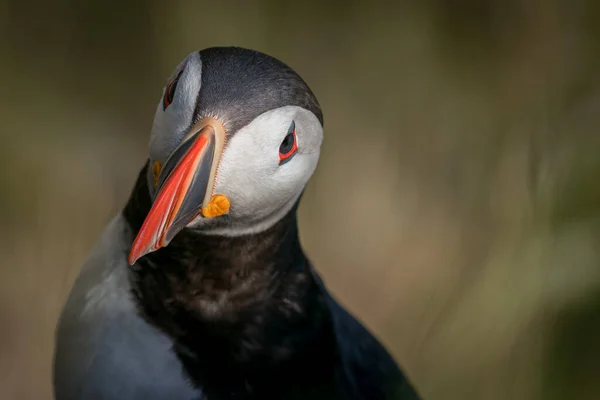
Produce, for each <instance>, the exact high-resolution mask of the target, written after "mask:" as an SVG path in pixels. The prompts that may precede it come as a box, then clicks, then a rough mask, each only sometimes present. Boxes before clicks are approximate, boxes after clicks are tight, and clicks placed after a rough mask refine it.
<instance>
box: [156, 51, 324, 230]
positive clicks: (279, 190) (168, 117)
mask: <svg viewBox="0 0 600 400" xmlns="http://www.w3.org/2000/svg"><path fill="white" fill-rule="evenodd" d="M182 68H183V72H182V74H181V76H180V78H179V81H178V84H177V88H176V93H175V96H174V98H173V102H172V103H171V105H170V106H169V107H168V108H167V109H166V110H163V99H162V98H161V101H160V103H159V105H158V107H157V110H156V115H155V119H154V125H153V128H152V134H151V140H150V163H151V165H152V163H154V161H159V162H160V163H161V164H163V165H164V162H165V161H166V159H167V158H168V157H169V155H170V153H171V152H172V151H173V150H174V149H175V148H176V147H177V145H178V144H179V143H180V142H181V141H182V140H183V137H184V135H185V134H186V132H187V131H188V129H189V128H190V127H191V126H192V125H193V124H194V122H196V120H199V119H201V118H203V117H213V118H216V119H219V120H220V121H221V122H222V123H223V125H224V127H225V129H226V130H227V128H228V123H227V121H226V120H223V119H221V118H219V115H198V116H196V119H195V120H192V119H193V114H194V109H195V105H196V98H197V96H198V93H199V91H200V89H201V87H200V82H201V73H202V63H201V60H200V57H199V55H198V53H193V54H191V55H189V56H188V57H187V58H186V60H184V62H183V63H182V64H180V66H179V67H178V68H177V69H176V70H175V72H174V73H173V75H172V77H171V79H172V78H173V77H175V76H176V75H177V74H178V73H179V72H180V71H181V69H182ZM163 97H164V92H163ZM292 124H294V126H295V136H296V145H297V151H296V152H295V154H294V155H293V156H292V157H290V158H289V160H287V161H286V162H284V163H281V156H280V149H281V148H282V147H281V146H282V143H283V142H284V139H286V136H287V135H288V133H289V132H290V126H292ZM322 139H323V128H322V126H321V123H320V122H319V120H318V118H317V117H316V116H315V115H314V114H313V113H312V112H310V111H308V110H306V109H304V108H301V107H297V106H283V107H280V108H276V109H273V110H270V111H267V112H265V113H263V114H261V115H258V116H257V117H256V118H255V119H254V120H252V121H251V122H250V123H248V124H247V125H246V126H244V127H242V128H241V129H239V130H238V131H237V132H233V133H228V137H227V143H226V145H225V150H224V152H223V154H222V156H221V160H220V163H219V167H218V170H217V171H218V172H217V174H216V177H215V185H214V191H213V194H214V195H216V194H224V195H225V196H227V197H228V198H229V201H230V203H231V207H230V209H229V212H228V213H227V214H226V215H224V216H220V217H214V218H203V217H200V216H199V217H197V218H196V219H195V220H193V221H192V222H191V223H190V224H188V227H195V228H198V229H201V230H203V231H210V232H211V233H215V234H223V235H240V234H246V233H252V232H258V231H261V230H264V229H267V228H269V227H270V226H272V225H273V224H274V223H275V222H276V221H278V220H279V219H280V218H281V217H283V215H285V214H286V213H287V212H288V211H289V210H290V209H291V208H292V207H293V206H294V204H295V202H296V201H297V200H298V197H299V196H300V194H301V193H302V191H303V190H304V187H305V185H306V183H307V182H308V180H309V178H310V177H311V175H312V174H313V172H314V170H315V168H316V166H317V161H318V159H319V151H320V147H321V142H322ZM284 147H285V146H284ZM148 179H149V183H150V185H149V186H150V187H151V188H154V178H153V176H152V171H149V177H148ZM152 195H155V190H154V189H152Z"/></svg>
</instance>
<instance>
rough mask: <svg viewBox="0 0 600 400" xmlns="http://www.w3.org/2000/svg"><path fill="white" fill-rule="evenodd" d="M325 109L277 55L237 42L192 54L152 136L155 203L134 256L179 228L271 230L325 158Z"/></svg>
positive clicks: (177, 73)
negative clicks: (322, 151)
mask: <svg viewBox="0 0 600 400" xmlns="http://www.w3.org/2000/svg"><path fill="white" fill-rule="evenodd" d="M322 138H323V116H322V112H321V108H320V106H319V103H318V101H317V99H316V97H315V96H314V94H313V93H312V91H311V90H310V89H309V87H308V86H307V84H306V83H305V82H304V81H303V80H302V78H301V77H300V76H299V75H298V74H297V73H296V72H294V71H293V70H292V69H291V68H290V67H288V66H287V65H285V64H284V63H282V62H281V61H279V60H277V59H275V58H273V57H271V56H268V55H266V54H263V53H260V52H257V51H253V50H247V49H242V48H236V47H223V48H210V49H205V50H202V51H199V52H194V53H191V54H189V55H188V56H187V57H186V58H185V59H184V60H183V61H182V62H181V63H180V64H179V65H178V66H177V67H176V68H175V70H174V71H173V73H172V74H171V76H170V77H169V79H168V81H167V84H166V86H165V87H164V89H163V93H162V96H161V99H160V101H159V103H158V106H157V109H156V114H155V116H154V123H153V126H152V131H151V138H150V155H149V162H150V168H148V177H147V178H148V187H149V188H150V196H151V198H152V207H151V208H150V211H149V212H148V214H147V215H146V218H145V221H144V223H143V225H142V227H141V228H140V230H139V232H138V234H137V237H136V238H135V240H134V242H133V245H132V247H131V251H130V254H129V263H130V264H134V263H135V261H136V260H137V259H139V258H140V257H142V256H144V255H145V254H148V253H150V252H152V251H155V250H158V249H159V248H161V247H164V246H167V245H168V244H169V242H170V241H171V240H172V239H173V238H174V237H175V235H177V233H178V232H180V231H181V230H182V229H185V228H188V229H195V230H199V231H202V232H206V233H210V234H215V235H225V236H236V235H244V234H251V233H254V232H259V231H261V230H265V229H268V228H269V227H270V226H272V225H274V224H275V223H276V222H277V221H278V220H279V219H281V218H282V217H283V216H284V215H285V214H286V213H288V212H289V211H290V210H291V209H292V207H294V205H295V204H296V202H297V201H298V199H299V197H300V195H301V193H302V191H303V190H304V187H305V185H306V183H307V182H308V180H309V178H310V177H311V175H312V174H313V172H314V170H315V168H316V165H317V161H318V158H319V151H320V146H321V142H322Z"/></svg>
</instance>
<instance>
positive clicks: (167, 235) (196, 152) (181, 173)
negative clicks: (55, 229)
mask: <svg viewBox="0 0 600 400" xmlns="http://www.w3.org/2000/svg"><path fill="white" fill-rule="evenodd" d="M224 145H225V129H224V127H223V125H222V124H221V123H220V122H219V121H217V120H215V119H210V118H206V119H203V120H201V121H199V122H198V123H197V124H196V125H195V126H194V127H193V128H192V129H191V130H190V132H189V133H188V135H186V139H184V140H183V142H182V143H181V144H180V145H179V146H178V147H177V148H176V149H175V151H174V152H173V153H172V154H171V156H170V157H169V158H168V159H167V161H166V162H165V164H164V167H163V169H162V171H161V172H160V176H159V179H158V193H157V195H156V198H155V200H154V203H153V204H152V207H151V209H150V212H148V215H147V216H146V219H145V221H144V223H143V224H142V227H141V228H140V231H139V232H138V234H137V237H136V238H135V240H134V242H133V245H132V246H131V251H130V253H129V258H128V261H129V264H130V265H133V264H134V263H135V262H136V261H137V260H138V259H139V258H140V257H143V256H144V255H146V254H148V253H150V252H153V251H155V250H158V249H160V248H161V247H165V246H167V245H168V244H169V242H170V241H171V240H172V239H173V237H175V235H176V234H177V233H178V232H180V231H181V230H182V229H183V228H185V227H186V226H187V225H188V224H189V223H190V222H191V221H192V220H194V218H196V217H197V216H198V215H199V214H200V213H201V211H202V210H203V208H209V206H211V199H212V195H213V184H214V179H215V175H216V172H217V167H218V165H219V160H220V158H221V154H222V153H223V147H224ZM221 197H224V196H222V195H221ZM225 200H227V199H226V198H225ZM227 205H228V203H227ZM227 209H228V207H227ZM226 211H227V210H225V211H224V212H226ZM212 215H213V216H214V215H216V214H215V213H212Z"/></svg>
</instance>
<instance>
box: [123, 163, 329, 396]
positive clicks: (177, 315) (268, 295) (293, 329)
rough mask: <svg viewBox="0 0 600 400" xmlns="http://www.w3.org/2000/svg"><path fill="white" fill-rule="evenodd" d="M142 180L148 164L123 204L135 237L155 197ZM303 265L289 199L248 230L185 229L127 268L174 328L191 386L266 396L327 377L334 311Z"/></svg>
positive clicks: (156, 312)
mask: <svg viewBox="0 0 600 400" xmlns="http://www.w3.org/2000/svg"><path fill="white" fill-rule="evenodd" d="M146 182H147V180H146V168H144V169H143V170H142V172H141V173H140V176H139V178H138V182H137V184H136V186H135V189H134V191H133V193H132V196H131V198H130V200H129V202H128V204H127V206H126V207H125V209H124V211H123V215H124V217H125V218H126V220H127V222H128V224H129V225H130V227H131V229H132V238H131V239H132V240H133V235H135V233H137V231H138V230H139V228H140V227H141V225H142V222H143V220H144V218H145V216H146V214H147V212H148V210H149V209H150V206H151V199H150V196H149V191H148V187H147V183H146ZM309 268H310V267H309V265H308V262H307V260H306V258H305V256H304V253H303V251H302V248H301V245H300V242H299V239H298V229H297V221H296V207H294V208H293V209H292V210H291V211H290V212H289V213H288V214H287V215H286V216H285V217H284V218H282V219H281V220H280V221H278V222H277V223H276V224H275V225H274V226H272V227H271V228H269V229H267V230H265V231H263V232H260V233H256V234H252V235H245V236H237V237H226V236H212V235H209V234H205V233H201V232H197V231H193V230H188V229H184V230H183V231H181V232H180V233H179V234H178V235H177V236H176V237H175V238H174V239H173V240H172V241H171V243H170V244H169V245H168V246H167V247H165V248H163V249H160V250H158V251H155V252H153V253H150V254H148V255H146V256H145V257H142V258H141V259H140V260H138V262H137V263H136V264H135V265H134V266H133V267H132V274H131V277H132V284H133V285H132V286H133V292H134V296H135V298H136V300H137V303H138V305H139V309H140V311H141V313H142V315H143V316H144V317H145V318H146V319H147V320H148V321H149V322H150V323H152V324H154V325H156V326H157V327H158V328H160V329H161V330H163V331H164V332H166V333H167V334H168V335H170V336H171V337H172V338H173V340H174V342H175V351H176V352H177V354H178V356H179V358H180V360H181V361H182V363H183V365H184V368H185V369H186V371H187V372H188V375H189V376H190V377H191V379H192V380H193V381H194V383H195V384H196V385H197V386H199V387H201V388H202V389H203V390H204V391H205V392H206V393H207V394H209V393H211V392H214V393H213V394H214V395H215V396H217V394H219V395H222V393H217V392H218V389H222V388H228V390H230V392H229V394H230V395H231V396H236V395H239V394H240V393H244V395H246V396H247V395H248V393H250V392H252V393H255V395H257V396H261V392H263V394H262V396H264V392H265V390H267V388H268V392H269V393H273V392H274V391H279V392H281V391H283V390H286V391H289V390H292V391H293V390H295V391H296V392H299V391H302V390H304V389H306V388H307V387H310V386H311V384H312V385H313V386H315V387H319V389H318V390H319V392H322V391H323V388H322V386H323V385H326V383H327V382H329V381H330V380H331V374H332V373H333V364H335V363H336V357H337V355H336V354H335V352H334V350H333V349H335V348H336V346H335V343H334V339H333V333H332V327H331V320H330V316H329V311H328V309H327V307H326V305H325V302H324V299H323V296H322V294H321V292H320V290H319V287H318V286H317V284H316V283H315V282H314V280H313V278H312V275H311V272H310V270H309ZM315 364H318V365H315ZM308 371H310V372H308ZM310 374H312V375H314V376H312V377H311V376H309V375H310ZM299 377H301V380H302V382H299V381H300V379H299ZM325 377H328V378H325ZM296 381H298V382H296ZM300 384H301V386H300ZM301 389H302V390H301ZM304 395H306V391H304ZM228 397H229V396H225V398H228Z"/></svg>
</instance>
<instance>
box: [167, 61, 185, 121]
mask: <svg viewBox="0 0 600 400" xmlns="http://www.w3.org/2000/svg"><path fill="white" fill-rule="evenodd" d="M182 72H183V70H181V71H179V73H178V74H177V76H176V77H175V79H173V80H172V81H171V83H169V84H168V85H167V88H166V89H165V96H164V97H163V111H164V110H166V109H167V107H169V106H170V105H171V103H172V102H173V98H174V97H175V90H177V82H179V77H180V76H181V73H182Z"/></svg>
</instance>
